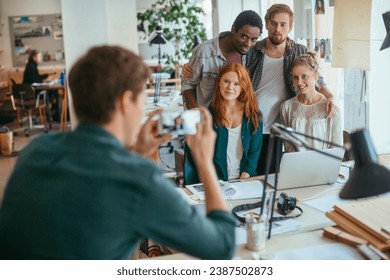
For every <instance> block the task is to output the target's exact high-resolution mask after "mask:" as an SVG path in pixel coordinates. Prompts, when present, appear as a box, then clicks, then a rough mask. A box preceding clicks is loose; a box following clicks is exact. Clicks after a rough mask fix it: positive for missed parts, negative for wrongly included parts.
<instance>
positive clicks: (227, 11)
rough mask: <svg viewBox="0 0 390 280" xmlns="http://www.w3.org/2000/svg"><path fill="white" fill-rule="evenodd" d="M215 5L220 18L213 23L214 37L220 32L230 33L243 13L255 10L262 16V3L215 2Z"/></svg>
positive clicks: (252, 0)
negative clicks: (237, 18) (234, 23)
mask: <svg viewBox="0 0 390 280" xmlns="http://www.w3.org/2000/svg"><path fill="white" fill-rule="evenodd" d="M214 4H215V7H216V9H217V10H218V18H217V19H216V20H214V21H213V25H214V26H213V30H214V31H213V33H214V34H213V35H214V37H216V36H218V33H220V32H223V31H230V30H231V28H232V24H233V22H234V20H235V19H236V17H237V16H238V14H239V13H241V12H242V11H244V10H254V11H255V12H257V13H259V14H260V1H254V0H246V1H237V0H215V1H214Z"/></svg>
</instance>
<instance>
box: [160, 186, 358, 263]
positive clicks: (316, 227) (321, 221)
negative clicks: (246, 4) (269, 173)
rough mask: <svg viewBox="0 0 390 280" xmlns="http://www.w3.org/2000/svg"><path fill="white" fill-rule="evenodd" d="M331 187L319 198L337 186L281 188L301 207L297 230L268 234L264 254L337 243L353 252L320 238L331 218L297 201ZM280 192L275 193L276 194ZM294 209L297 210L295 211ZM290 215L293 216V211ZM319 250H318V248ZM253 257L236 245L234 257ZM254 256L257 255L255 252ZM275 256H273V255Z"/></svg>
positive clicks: (331, 193) (183, 256) (182, 256)
mask: <svg viewBox="0 0 390 280" xmlns="http://www.w3.org/2000/svg"><path fill="white" fill-rule="evenodd" d="M330 189H333V190H331V191H328V192H325V193H324V194H322V195H321V196H319V198H320V197H321V198H322V197H325V196H335V195H338V193H339V191H340V189H341V185H339V184H335V185H332V186H330V185H321V186H312V187H305V188H295V189H289V190H284V191H283V192H285V193H287V194H288V195H289V196H294V197H296V198H297V199H298V206H299V207H301V208H302V210H303V214H302V215H301V216H300V217H298V218H296V220H297V221H298V222H300V223H301V227H300V230H299V231H295V232H290V233H285V234H281V235H277V236H272V237H271V239H267V241H266V251H265V252H267V253H274V254H275V253H278V252H282V251H286V250H294V249H298V248H308V247H312V246H321V245H326V244H335V243H336V244H340V246H341V247H340V248H343V250H344V251H346V252H347V253H348V250H351V252H350V254H352V255H353V254H355V250H354V249H352V248H350V247H349V246H347V245H344V244H341V243H337V242H335V241H334V240H331V239H329V238H325V237H322V230H321V229H322V228H323V227H326V226H332V225H335V223H334V222H333V221H331V220H330V219H328V218H327V217H326V216H325V214H324V213H323V212H321V211H319V210H317V209H314V208H311V207H309V206H306V205H304V204H302V203H301V202H300V201H299V200H301V199H306V198H310V197H313V196H316V195H318V194H321V193H323V192H324V191H327V190H330ZM279 194H280V192H278V193H277V195H276V197H278V196H279ZM257 201H258V200H256V199H251V200H233V201H228V205H229V207H231V208H232V207H234V206H236V205H240V204H244V203H254V202H257ZM295 211H297V210H295ZM295 211H294V212H293V213H291V214H293V215H295V214H297V213H299V212H298V211H297V212H295ZM319 251H321V250H319ZM253 253H255V255H253ZM254 257H256V252H253V251H250V250H248V249H246V248H245V244H240V245H237V249H236V254H235V258H237V259H253V258H254ZM257 257H258V255H257ZM276 258H277V256H276ZM311 258H312V259H316V256H312V257H311ZM153 259H195V258H193V257H191V256H189V255H186V254H184V253H176V254H172V255H166V256H162V257H157V258H153ZM318 259H322V256H321V255H318Z"/></svg>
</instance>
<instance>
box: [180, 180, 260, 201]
mask: <svg viewBox="0 0 390 280" xmlns="http://www.w3.org/2000/svg"><path fill="white" fill-rule="evenodd" d="M218 183H219V186H220V187H221V192H222V195H223V196H224V197H225V199H227V200H236V199H251V198H260V197H261V196H262V195H263V185H262V184H261V182H260V181H259V180H248V181H240V180H238V181H230V182H225V181H222V180H220V181H218ZM185 187H186V188H187V189H188V190H189V191H190V192H191V193H192V194H194V195H195V196H196V197H197V199H198V200H204V199H205V193H204V187H203V184H201V183H200V184H193V185H186V186H185Z"/></svg>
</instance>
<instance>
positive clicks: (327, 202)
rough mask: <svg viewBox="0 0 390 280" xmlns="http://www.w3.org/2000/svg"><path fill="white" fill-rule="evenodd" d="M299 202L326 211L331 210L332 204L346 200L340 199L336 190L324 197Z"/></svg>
mask: <svg viewBox="0 0 390 280" xmlns="http://www.w3.org/2000/svg"><path fill="white" fill-rule="evenodd" d="M301 203H302V204H304V205H306V206H309V207H311V208H314V209H316V210H318V211H321V212H322V213H326V212H327V211H332V210H333V205H335V204H342V203H347V202H346V201H345V200H343V199H341V198H340V197H339V193H338V192H337V193H335V194H332V195H327V196H325V197H321V198H316V199H310V200H307V201H302V202H301Z"/></svg>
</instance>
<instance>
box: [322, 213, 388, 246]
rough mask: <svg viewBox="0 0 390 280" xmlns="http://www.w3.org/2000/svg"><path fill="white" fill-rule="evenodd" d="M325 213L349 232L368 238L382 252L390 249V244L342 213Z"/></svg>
mask: <svg viewBox="0 0 390 280" xmlns="http://www.w3.org/2000/svg"><path fill="white" fill-rule="evenodd" d="M325 215H326V216H327V217H328V218H329V219H331V220H332V221H334V222H335V223H336V224H337V225H338V226H339V227H340V228H342V229H343V230H345V231H346V232H348V233H349V234H352V235H355V236H357V237H359V238H362V239H364V240H367V241H368V243H370V244H371V245H373V246H374V247H376V248H378V249H379V250H380V251H382V252H386V251H390V244H386V243H384V242H382V241H381V240H380V239H378V238H377V237H376V236H374V235H372V234H371V233H370V232H368V231H366V230H365V229H364V228H362V227H360V226H359V225H358V224H356V223H354V222H353V221H351V220H349V219H348V218H346V217H345V216H343V215H341V214H340V213H338V212H336V211H328V212H326V213H325Z"/></svg>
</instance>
